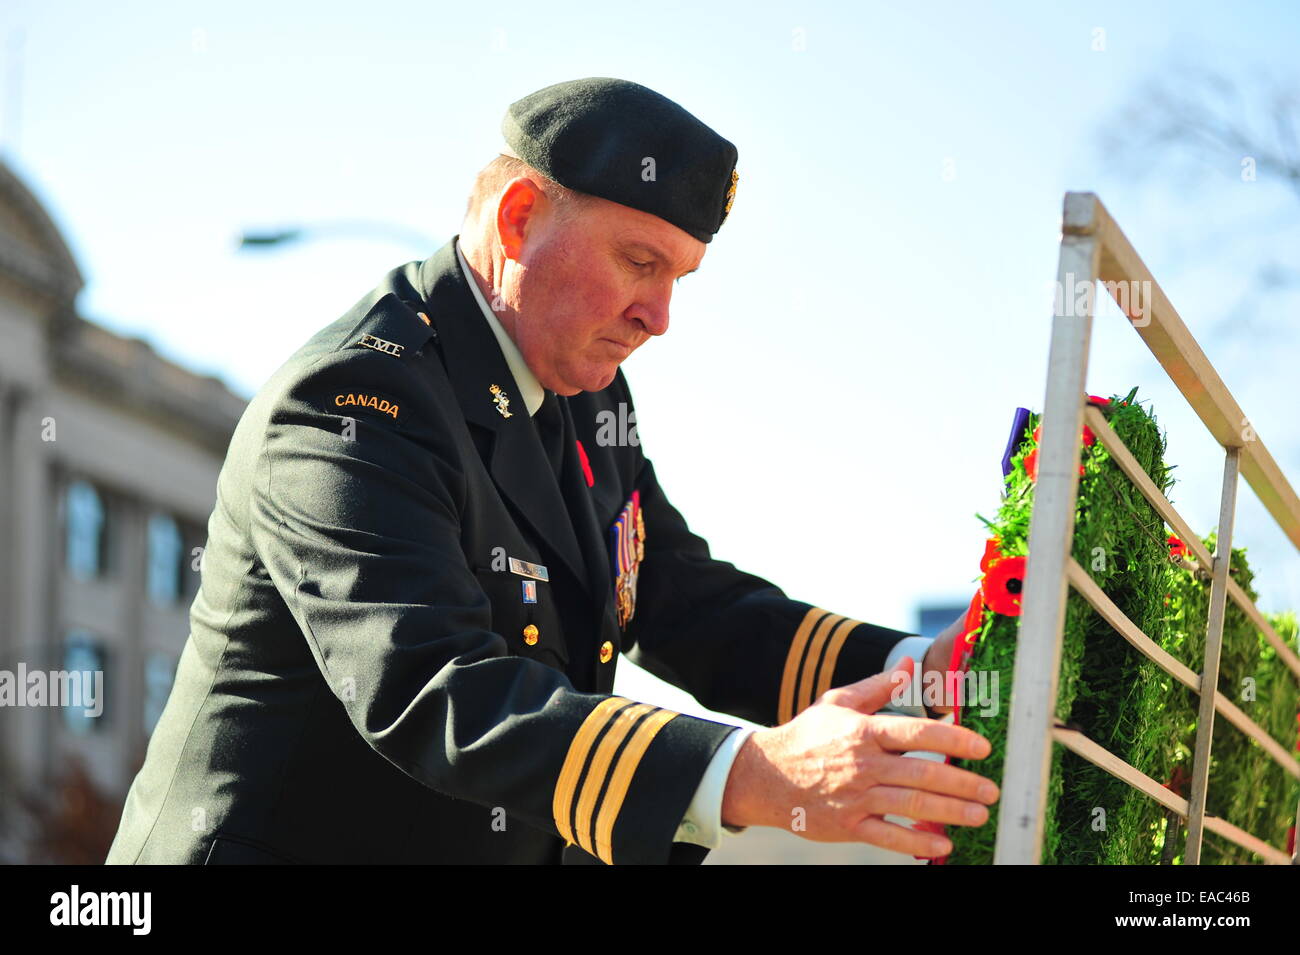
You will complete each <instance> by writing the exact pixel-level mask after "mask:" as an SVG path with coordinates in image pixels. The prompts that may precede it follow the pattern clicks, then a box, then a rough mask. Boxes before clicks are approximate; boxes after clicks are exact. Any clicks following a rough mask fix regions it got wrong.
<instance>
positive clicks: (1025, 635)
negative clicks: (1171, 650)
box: [993, 193, 1101, 865]
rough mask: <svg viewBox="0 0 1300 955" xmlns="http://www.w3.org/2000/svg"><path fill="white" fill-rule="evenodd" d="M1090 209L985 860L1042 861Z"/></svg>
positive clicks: (1059, 345) (1082, 227)
mask: <svg viewBox="0 0 1300 955" xmlns="http://www.w3.org/2000/svg"><path fill="white" fill-rule="evenodd" d="M1097 206H1098V203H1097V198H1096V196H1093V195H1092V194H1091V193H1069V194H1067V195H1066V197H1065V210H1064V215H1063V218H1062V222H1061V230H1062V238H1061V257H1060V260H1059V263H1058V266H1057V271H1056V283H1057V284H1056V303H1055V308H1054V309H1053V311H1054V315H1053V317H1052V343H1051V349H1050V351H1049V353H1048V358H1047V396H1046V398H1045V400H1044V402H1043V419H1042V440H1041V441H1040V443H1039V452H1038V477H1037V480H1036V484H1037V487H1036V489H1035V491H1034V510H1033V516H1032V517H1031V519H1030V525H1029V559H1028V561H1027V562H1026V564H1027V567H1026V571H1025V587H1024V596H1023V598H1022V600H1021V614H1020V633H1019V637H1018V639H1017V648H1016V665H1015V671H1014V675H1013V680H1014V683H1013V686H1012V691H1011V716H1010V720H1009V723H1008V726H1007V761H1006V768H1005V771H1004V773H1003V777H1002V799H1001V809H1000V810H999V814H998V835H997V844H996V848H995V850H994V856H993V861H994V864H997V865H1006V864H1011V865H1036V864H1038V863H1039V862H1040V861H1041V860H1042V848H1041V847H1042V839H1043V809H1044V807H1045V805H1046V801H1047V782H1048V771H1049V768H1050V765H1051V755H1052V721H1053V719H1054V717H1055V715H1056V712H1055V711H1056V689H1057V682H1058V677H1059V675H1060V667H1061V630H1062V627H1063V626H1064V623H1065V599H1066V593H1067V584H1066V573H1065V571H1066V560H1067V558H1068V557H1069V556H1070V549H1071V543H1072V541H1073V538H1074V509H1075V495H1076V494H1077V492H1078V486H1079V444H1080V443H1079V434H1080V432H1081V430H1082V428H1083V397H1084V382H1085V378H1086V376H1087V371H1088V348H1089V344H1090V341H1091V336H1092V315H1093V309H1094V307H1095V305H1096V301H1095V299H1096V285H1095V279H1096V277H1097V269H1098V262H1099V259H1100V254H1101V249H1100V240H1099V238H1098V236H1097V235H1096V234H1095V232H1096V223H1097V214H1096V213H1097Z"/></svg>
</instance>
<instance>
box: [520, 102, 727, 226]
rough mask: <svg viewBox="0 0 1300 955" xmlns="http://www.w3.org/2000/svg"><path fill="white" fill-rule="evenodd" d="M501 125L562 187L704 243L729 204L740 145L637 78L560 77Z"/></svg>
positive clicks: (530, 160)
mask: <svg viewBox="0 0 1300 955" xmlns="http://www.w3.org/2000/svg"><path fill="white" fill-rule="evenodd" d="M501 132H502V133H503V134H504V136H505V140H506V143H507V144H508V145H509V146H510V148H511V149H512V150H514V153H515V155H516V156H517V157H518V158H520V159H522V160H523V161H524V162H526V163H528V165H530V166H532V167H533V168H534V169H536V170H537V171H538V172H541V173H543V174H544V175H546V176H548V177H549V178H551V179H553V180H555V181H556V182H558V183H559V184H560V185H562V186H566V187H567V188H569V189H574V190H576V191H578V192H585V193H589V194H590V195H593V196H600V197H601V198H602V199H608V200H610V201H611V202H618V203H621V204H622V205H625V206H631V207H632V208H633V209H640V210H641V211H643V212H649V213H651V214H652V215H656V216H659V218H661V219H664V220H666V221H668V222H671V223H672V224H673V225H675V226H677V227H678V228H679V229H681V230H683V231H684V232H688V233H690V234H691V235H693V236H695V238H697V239H699V240H700V241H701V242H709V241H710V240H712V238H713V234H714V233H715V232H717V231H718V229H719V228H720V227H721V226H722V222H723V220H724V219H726V218H727V213H728V212H730V211H731V202H732V199H733V198H734V196H735V194H736V179H737V176H736V155H737V153H736V147H735V146H733V145H732V144H731V143H730V142H728V141H727V140H725V139H723V138H722V137H721V136H719V135H718V134H717V133H715V132H714V131H713V130H712V129H710V128H709V127H708V126H706V125H704V123H702V122H700V121H699V120H698V119H696V118H695V117H694V116H692V115H691V114H690V113H688V112H687V111H686V110H684V109H682V107H680V106H678V105H677V104H676V103H674V102H673V101H672V100H670V99H668V97H666V96H661V95H660V94H659V93H656V92H655V91H654V90H651V89H647V88H646V87H644V86H641V85H639V84H637V83H631V82H629V81H627V80H616V79H610V78H609V77H605V76H592V77H588V78H586V79H581V80H570V81H568V82H566V83H556V84H555V85H554V86H548V87H546V88H545V89H541V90H538V91H537V92H536V93H530V94H529V95H527V96H525V97H524V98H523V99H521V100H518V101H517V102H514V103H511V104H510V108H509V109H508V110H506V115H505V118H504V119H503V120H502V121H501Z"/></svg>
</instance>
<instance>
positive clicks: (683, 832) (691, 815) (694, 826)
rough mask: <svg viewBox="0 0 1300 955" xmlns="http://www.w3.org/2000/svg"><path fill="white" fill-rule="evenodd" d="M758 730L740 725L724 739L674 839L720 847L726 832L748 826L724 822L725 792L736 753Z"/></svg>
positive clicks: (738, 830) (739, 830)
mask: <svg viewBox="0 0 1300 955" xmlns="http://www.w3.org/2000/svg"><path fill="white" fill-rule="evenodd" d="M753 732H754V730H753V729H750V728H748V727H741V726H737V727H736V731H735V732H734V733H732V734H731V735H730V736H728V737H727V738H726V739H724V740H723V741H722V745H721V746H719V747H718V751H717V752H716V753H714V754H713V759H712V760H710V762H709V767H708V769H706V770H705V771H704V776H703V778H702V779H700V785H699V786H697V787H696V789H695V796H694V797H693V798H692V799H691V804H690V806H688V807H687V809H686V815H685V816H684V817H682V822H681V825H679V826H678V827H677V834H676V835H675V836H673V841H674V842H690V843H693V844H695V845H697V846H704V847H705V848H707V849H716V848H718V847H719V846H720V845H722V833H723V832H724V831H726V832H743V831H744V828H743V827H739V828H733V827H731V826H723V824H722V795H723V793H724V792H725V790H726V788H727V777H728V776H730V775H731V764H732V763H734V762H735V761H736V754H737V753H739V752H740V747H741V746H743V745H744V744H745V740H747V739H749V736H750V734H751V733H753Z"/></svg>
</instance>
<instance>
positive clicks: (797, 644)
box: [776, 607, 827, 724]
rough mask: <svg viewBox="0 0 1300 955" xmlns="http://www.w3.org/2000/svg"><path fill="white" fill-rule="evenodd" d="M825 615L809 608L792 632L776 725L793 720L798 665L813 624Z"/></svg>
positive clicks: (782, 679)
mask: <svg viewBox="0 0 1300 955" xmlns="http://www.w3.org/2000/svg"><path fill="white" fill-rule="evenodd" d="M826 615H827V611H825V610H823V609H822V608H821V607H809V608H808V612H807V613H806V614H804V617H803V621H802V622H801V623H800V624H799V629H798V630H796V631H795V632H794V639H793V640H791V641H790V652H789V653H788V654H786V657H785V672H784V673H783V674H782V675H781V695H780V696H779V697H778V702H777V711H776V721H777V723H778V724H780V723H788V722H789V721H790V720H792V719H794V713H795V710H794V690H795V687H796V686H797V685H798V683H799V664H801V663H802V662H803V657H804V651H805V650H807V649H808V635H809V634H810V633H811V632H812V628H813V624H815V623H816V622H817V621H818V620H820V619H821V618H823V617H825V616H826Z"/></svg>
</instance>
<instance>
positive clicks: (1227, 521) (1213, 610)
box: [1183, 448, 1241, 865]
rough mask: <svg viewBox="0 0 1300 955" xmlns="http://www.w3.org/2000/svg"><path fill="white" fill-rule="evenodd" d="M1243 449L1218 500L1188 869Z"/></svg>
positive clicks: (1226, 465) (1201, 807)
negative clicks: (1217, 526)
mask: <svg viewBox="0 0 1300 955" xmlns="http://www.w3.org/2000/svg"><path fill="white" fill-rule="evenodd" d="M1240 459H1241V449H1240V448H1228V449H1227V454H1226V455H1225V457H1224V460H1223V491H1222V493H1221V494H1220V496H1219V532H1218V535H1217V536H1216V538H1215V541H1214V578H1213V580H1212V581H1211V583H1210V612H1209V619H1208V620H1207V621H1206V628H1205V665H1204V666H1203V667H1201V701H1200V707H1199V708H1198V710H1197V715H1196V749H1195V751H1194V753H1193V754H1192V791H1191V796H1190V798H1189V799H1188V802H1189V804H1190V805H1189V808H1188V813H1187V851H1186V853H1184V855H1183V862H1184V864H1185V865H1200V864H1201V837H1202V835H1203V834H1204V829H1205V794H1206V790H1207V789H1208V788H1209V783H1210V742H1211V740H1213V738H1214V696H1215V694H1216V693H1217V692H1218V689H1219V655H1220V651H1221V650H1222V649H1223V612H1224V610H1225V608H1226V607H1227V603H1228V569H1229V567H1230V565H1231V564H1232V524H1233V518H1234V515H1235V514H1236V507H1237V466H1238V464H1239V463H1240Z"/></svg>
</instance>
